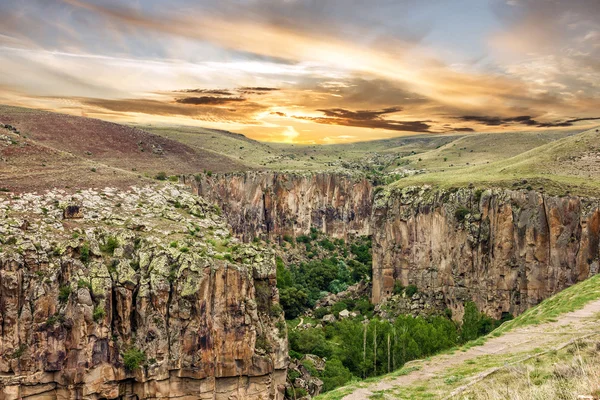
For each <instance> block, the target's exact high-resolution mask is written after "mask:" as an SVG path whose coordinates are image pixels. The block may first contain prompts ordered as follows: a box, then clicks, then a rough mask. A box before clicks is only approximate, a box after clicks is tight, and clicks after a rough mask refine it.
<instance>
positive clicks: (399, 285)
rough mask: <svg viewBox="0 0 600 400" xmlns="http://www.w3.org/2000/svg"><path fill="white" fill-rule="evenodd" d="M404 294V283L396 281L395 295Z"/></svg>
mask: <svg viewBox="0 0 600 400" xmlns="http://www.w3.org/2000/svg"><path fill="white" fill-rule="evenodd" d="M403 292H404V286H403V285H402V282H400V281H396V282H394V294H402V293H403Z"/></svg>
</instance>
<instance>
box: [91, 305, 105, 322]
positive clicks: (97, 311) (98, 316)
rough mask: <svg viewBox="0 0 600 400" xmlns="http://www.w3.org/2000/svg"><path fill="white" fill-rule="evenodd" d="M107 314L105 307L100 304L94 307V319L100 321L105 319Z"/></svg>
mask: <svg viewBox="0 0 600 400" xmlns="http://www.w3.org/2000/svg"><path fill="white" fill-rule="evenodd" d="M105 315H106V311H104V307H102V306H100V305H98V306H96V307H94V313H93V317H94V321H96V322H98V321H100V320H103V319H104V316H105Z"/></svg>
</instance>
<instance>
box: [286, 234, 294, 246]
mask: <svg viewBox="0 0 600 400" xmlns="http://www.w3.org/2000/svg"><path fill="white" fill-rule="evenodd" d="M283 241H284V242H288V243H289V244H293V243H294V238H293V237H291V236H290V235H283Z"/></svg>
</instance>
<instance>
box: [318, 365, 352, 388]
mask: <svg viewBox="0 0 600 400" xmlns="http://www.w3.org/2000/svg"><path fill="white" fill-rule="evenodd" d="M352 378H353V376H352V372H350V370H349V369H348V368H346V367H345V366H344V364H342V362H341V361H340V360H338V359H337V358H333V359H331V360H327V363H326V364H325V371H323V378H322V380H323V392H328V391H330V390H333V389H335V388H337V387H340V386H344V385H345V384H346V383H347V382H349V381H351V380H352Z"/></svg>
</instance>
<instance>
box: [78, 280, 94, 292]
mask: <svg viewBox="0 0 600 400" xmlns="http://www.w3.org/2000/svg"><path fill="white" fill-rule="evenodd" d="M77 288H79V289H83V288H87V289H88V290H90V291H91V290H92V284H91V282H89V281H86V280H85V279H80V280H78V281H77Z"/></svg>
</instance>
